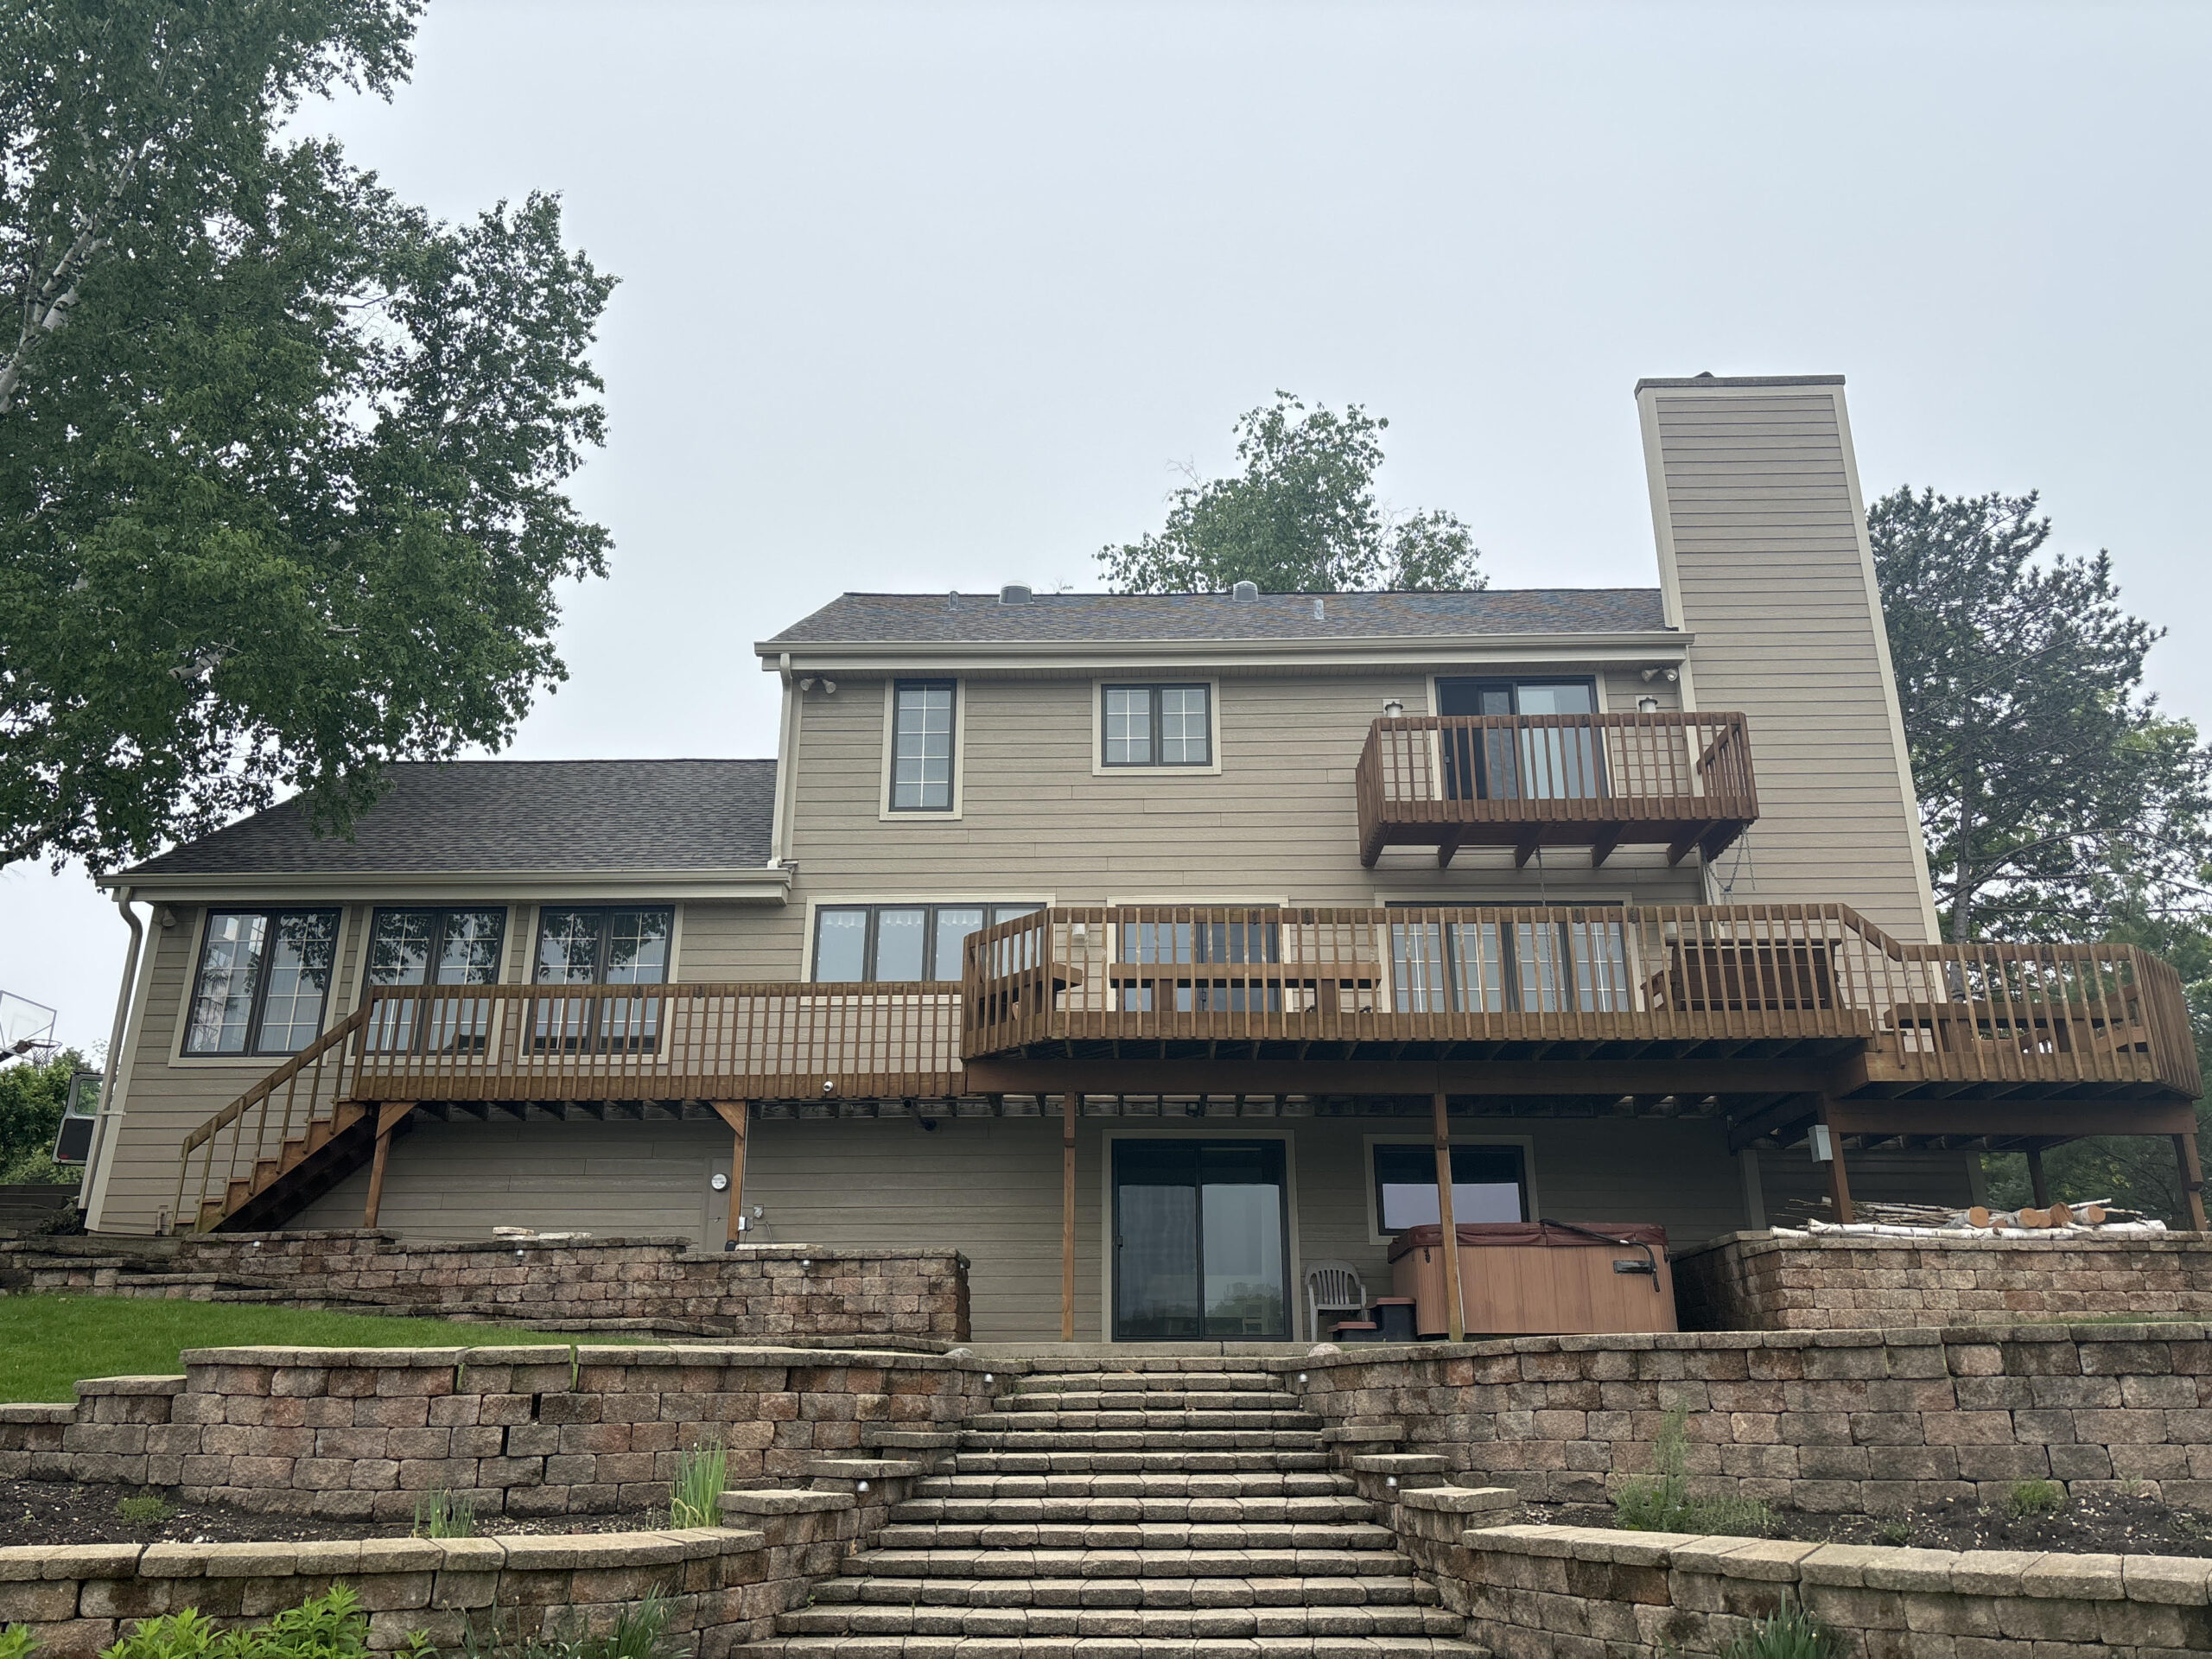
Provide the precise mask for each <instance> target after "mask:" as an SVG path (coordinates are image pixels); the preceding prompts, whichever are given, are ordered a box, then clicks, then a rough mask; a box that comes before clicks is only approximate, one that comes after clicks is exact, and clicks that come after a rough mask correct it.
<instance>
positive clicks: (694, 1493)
mask: <svg viewBox="0 0 2212 1659" xmlns="http://www.w3.org/2000/svg"><path fill="white" fill-rule="evenodd" d="M728 1474H729V1453H728V1452H727V1451H725V1450H724V1449H723V1447H722V1443H721V1441H720V1440H701V1441H700V1442H699V1443H698V1444H697V1445H696V1446H693V1447H692V1448H691V1449H690V1451H689V1452H685V1453H683V1456H682V1457H681V1458H679V1459H677V1464H676V1478H675V1480H674V1481H673V1482H671V1484H670V1486H669V1491H668V1524H669V1525H670V1526H671V1527H718V1526H720V1525H721V1523H722V1488H723V1486H725V1485H726V1484H728Z"/></svg>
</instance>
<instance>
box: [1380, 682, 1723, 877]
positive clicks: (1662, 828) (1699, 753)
mask: <svg viewBox="0 0 2212 1659" xmlns="http://www.w3.org/2000/svg"><path fill="white" fill-rule="evenodd" d="M1357 785H1358V791H1359V857H1360V862H1362V863H1363V864H1368V865H1372V864H1373V863H1374V862H1375V861H1376V860H1377V859H1378V858H1380V857H1381V856H1382V854H1383V849H1384V848H1386V847H1407V846H1420V847H1434V848H1435V849H1437V861H1438V862H1439V863H1440V864H1449V863H1450V862H1451V861H1452V855H1454V854H1455V853H1457V852H1458V851H1459V849H1460V848H1461V847H1462V846H1493V847H1511V848H1512V849H1514V851H1515V857H1516V861H1517V862H1520V863H1526V862H1527V861H1529V858H1530V857H1531V856H1532V855H1534V854H1535V850H1536V849H1537V848H1539V847H1540V846H1573V847H1587V848H1589V849H1590V855H1591V861H1592V863H1593V864H1603V863H1604V862H1605V860H1606V858H1607V857H1608V856H1609V855H1611V852H1612V850H1613V849H1615V848H1616V847H1618V846H1621V845H1623V844H1624V843H1626V844H1630V845H1638V844H1641V845H1651V844H1656V845H1662V846H1664V847H1665V848H1666V849H1667V856H1668V861H1669V863H1679V862H1680V861H1681V860H1682V859H1683V858H1685V857H1686V856H1688V854H1689V852H1690V851H1691V849H1693V848H1697V849H1702V850H1703V852H1704V854H1705V856H1706V857H1707V858H1712V857H1713V856H1715V855H1718V854H1719V853H1720V852H1721V851H1722V850H1723V849H1726V847H1727V846H1728V844H1729V843H1730V842H1732V841H1734V840H1735V839H1736V837H1737V836H1739V835H1741V834H1742V833H1743V832H1744V829H1745V827H1746V826H1747V825H1749V824H1750V823H1751V821H1752V820H1753V819H1755V818H1757V817H1758V811H1759V809H1758V789H1757V788H1756V786H1755V785H1754V784H1753V781H1752V777H1751V744H1750V741H1749V740H1748V739H1747V738H1746V737H1745V731H1744V717H1743V716H1742V715H1736V714H1651V715H1642V714H1637V715H1419V716H1406V717H1402V718H1400V719H1395V720H1378V721H1376V722H1375V723H1374V725H1373V726H1372V727H1371V728H1370V729H1369V731H1368V734H1367V746H1366V747H1365V749H1364V750H1363V751H1362V753H1361V754H1360V757H1359V771H1358V774H1357Z"/></svg>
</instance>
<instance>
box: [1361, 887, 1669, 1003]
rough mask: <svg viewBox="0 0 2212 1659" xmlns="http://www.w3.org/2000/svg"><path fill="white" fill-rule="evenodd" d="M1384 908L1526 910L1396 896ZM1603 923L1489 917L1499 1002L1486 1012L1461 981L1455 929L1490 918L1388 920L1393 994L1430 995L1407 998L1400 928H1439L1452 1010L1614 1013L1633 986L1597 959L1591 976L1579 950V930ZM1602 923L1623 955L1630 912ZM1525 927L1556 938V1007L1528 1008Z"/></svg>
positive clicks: (1499, 903)
mask: <svg viewBox="0 0 2212 1659" xmlns="http://www.w3.org/2000/svg"><path fill="white" fill-rule="evenodd" d="M1628 904H1629V901H1628V900H1626V899H1595V900H1589V901H1586V902H1584V903H1581V904H1578V905H1573V906H1569V908H1571V909H1574V910H1580V911H1608V910H1618V911H1622V912H1625V911H1626V910H1627V909H1628ZM1383 908H1384V909H1386V910H1402V911H1416V910H1434V909H1439V908H1443V909H1459V910H1473V911H1484V910H1500V911H1503V910H1516V909H1519V908H1521V901H1520V900H1518V899H1463V900H1459V901H1458V902H1457V903H1455V904H1452V905H1447V906H1438V905H1437V904H1435V903H1434V902H1433V900H1430V899H1390V900H1389V901H1387V902H1386V903H1385V904H1384V906H1383ZM1598 921H1599V918H1592V917H1589V916H1585V917H1584V918H1582V919H1580V921H1573V920H1569V919H1568V918H1564V917H1562V918H1559V919H1558V920H1556V921H1552V922H1540V923H1532V922H1521V921H1515V920H1511V919H1509V918H1504V917H1498V918H1494V919H1488V920H1487V924H1486V925H1489V926H1491V927H1495V928H1496V929H1497V975H1498V993H1499V1006H1498V1007H1497V1008H1496V1009H1494V1010H1484V1009H1482V1008H1478V1007H1474V1006H1473V1004H1474V995H1473V993H1474V988H1473V987H1471V986H1469V985H1467V984H1465V983H1464V982H1462V980H1461V976H1460V972H1459V963H1460V961H1461V959H1462V957H1463V954H1464V953H1463V952H1462V950H1460V949H1459V948H1458V946H1457V944H1456V942H1455V941H1454V939H1453V938H1452V933H1451V931H1450V930H1452V929H1454V928H1461V927H1469V926H1474V927H1480V926H1483V925H1485V922H1486V918H1481V917H1474V918H1467V917H1455V918H1452V920H1450V921H1446V922H1442V923H1434V922H1427V921H1421V920H1416V919H1414V918H1410V917H1409V918H1407V919H1406V920H1404V921H1395V920H1394V921H1392V922H1391V923H1390V924H1389V926H1390V929H1391V938H1390V974H1391V992H1392V995H1393V997H1394V998H1404V999H1405V1000H1407V1001H1417V1000H1425V998H1426V993H1423V994H1422V996H1421V998H1415V997H1412V996H1408V994H1407V988H1406V987H1405V985H1404V984H1403V983H1402V979H1403V978H1404V976H1406V975H1407V973H1408V971H1409V970H1408V967H1407V957H1406V956H1405V954H1404V953H1403V952H1402V947H1401V945H1400V943H1399V938H1398V933H1397V930H1398V929H1400V928H1402V927H1434V928H1436V929H1437V941H1436V944H1437V966H1438V970H1439V972H1440V975H1441V976H1442V985H1441V988H1440V995H1442V997H1443V999H1444V1007H1445V1008H1446V1009H1448V1010H1449V1011H1451V1012H1453V1013H1459V1014H1465V1013H1470V1012H1472V1013H1483V1012H1495V1013H1502V1014H1530V1013H1539V1014H1541V1013H1572V1012H1578V1011H1579V1012H1581V1013H1586V1014H1595V1013H1602V1012H1608V1011H1611V1010H1610V1008H1609V1006H1608V999H1611V998H1631V997H1632V996H1633V995H1634V988H1633V987H1631V986H1630V985H1629V984H1628V983H1627V982H1626V977H1625V975H1624V976H1622V977H1621V978H1620V979H1619V980H1618V981H1613V982H1609V981H1607V980H1606V979H1605V978H1604V977H1603V976H1600V975H1599V973H1598V972H1597V971H1596V968H1597V964H1596V963H1594V962H1593V963H1592V971H1591V973H1590V974H1589V975H1588V976H1586V975H1585V973H1584V971H1583V960H1582V958H1580V957H1578V956H1577V955H1576V953H1575V948H1574V944H1575V931H1576V930H1577V929H1579V928H1580V929H1586V928H1589V927H1591V926H1592V925H1593V923H1596V922H1598ZM1601 925H1605V926H1607V927H1610V928H1611V929H1612V930H1613V937H1614V938H1617V939H1618V940H1619V941H1620V943H1621V945H1622V950H1623V953H1624V955H1625V950H1626V945H1627V925H1628V924H1627V918H1626V916H1625V915H1623V917H1622V918H1620V919H1619V920H1618V921H1606V922H1603V923H1602V924H1601ZM1523 927H1529V928H1536V927H1541V928H1543V929H1545V930H1546V931H1548V932H1549V933H1550V934H1551V936H1552V962H1553V964H1554V967H1555V969H1556V976H1555V977H1554V978H1553V979H1552V980H1551V985H1552V988H1553V989H1554V992H1555V994H1556V995H1557V998H1558V1007H1556V1008H1550V1009H1547V1008H1542V1007H1536V1008H1531V1007H1529V1003H1528V998H1527V996H1526V995H1525V991H1524V982H1525V980H1526V978H1527V976H1528V975H1527V973H1526V972H1524V969H1523V964H1522V960H1521V937H1520V930H1521V929H1522V928H1523ZM1531 971H1534V972H1535V974H1536V975H1537V976H1538V978H1539V981H1540V982H1541V981H1542V979H1543V970H1542V969H1541V966H1539V967H1536V968H1535V969H1532V970H1531Z"/></svg>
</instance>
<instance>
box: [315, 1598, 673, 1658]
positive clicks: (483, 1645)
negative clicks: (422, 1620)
mask: <svg viewBox="0 0 2212 1659" xmlns="http://www.w3.org/2000/svg"><path fill="white" fill-rule="evenodd" d="M668 1615H669V1605H668V1599H667V1598H666V1597H665V1596H664V1595H663V1594H662V1593H661V1592H660V1591H659V1590H658V1589H656V1590H654V1591H653V1592H651V1593H650V1594H649V1595H647V1596H646V1597H645V1599H644V1600H643V1601H641V1602H639V1604H638V1605H636V1606H634V1607H626V1608H624V1609H623V1610H622V1611H621V1612H620V1614H619V1615H618V1616H617V1617H616V1618H615V1620H614V1628H613V1630H610V1631H609V1632H608V1633H607V1635H605V1636H596V1637H587V1636H584V1635H582V1634H581V1633H580V1632H579V1631H578V1630H576V1629H575V1627H574V1626H571V1627H570V1628H569V1629H567V1630H563V1631H561V1632H559V1633H558V1634H556V1635H553V1636H531V1637H525V1636H524V1635H523V1633H522V1615H521V1614H520V1613H519V1612H518V1613H517V1614H516V1615H515V1621H514V1634H513V1635H512V1637H501V1635H500V1633H499V1624H498V1621H497V1620H496V1619H495V1620H494V1621H493V1626H492V1630H491V1633H490V1634H489V1635H488V1636H487V1635H486V1634H484V1633H483V1632H481V1631H480V1630H477V1628H476V1626H475V1625H474V1624H468V1625H466V1626H464V1627H463V1628H462V1630H461V1659H670V1645H669V1643H668V1640H667V1635H668ZM302 1659H304V1656H302ZM410 1659H435V1656H434V1655H432V1656H410Z"/></svg>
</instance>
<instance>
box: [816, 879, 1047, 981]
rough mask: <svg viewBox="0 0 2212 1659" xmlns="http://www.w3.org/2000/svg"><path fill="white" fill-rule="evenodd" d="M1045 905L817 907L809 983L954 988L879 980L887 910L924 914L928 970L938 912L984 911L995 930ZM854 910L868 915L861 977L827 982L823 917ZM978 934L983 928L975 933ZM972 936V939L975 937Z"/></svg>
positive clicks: (918, 902)
mask: <svg viewBox="0 0 2212 1659" xmlns="http://www.w3.org/2000/svg"><path fill="white" fill-rule="evenodd" d="M1044 908H1045V906H1044V905H1043V904H1042V903H1024V904H1001V903H995V902H993V901H991V900H989V899H907V900H899V899H887V900H886V901H884V902H882V903H880V904H871V905H817V906H815V907H814V935H813V938H812V940H811V941H810V944H811V949H810V950H809V951H808V953H807V983H809V984H810V985H903V984H906V983H909V981H906V980H887V979H878V978H877V977H876V976H875V959H876V944H877V937H878V934H877V930H878V926H879V921H880V917H881V915H882V913H883V912H885V911H887V910H918V911H921V912H924V915H923V921H922V965H923V966H924V967H925V968H926V967H929V966H931V964H932V963H935V962H936V961H937V923H938V912H939V911H944V910H980V911H982V912H983V926H984V927H996V926H997V925H999V924H1000V923H1001V922H1010V921H1012V920H1014V918H1016V917H1017V916H1029V915H1033V914H1035V913H1036V912H1038V911H1040V910H1042V909H1044ZM855 911H864V912H867V914H868V928H867V931H866V933H865V935H864V937H863V938H862V940H861V976H860V977H859V978H858V979H824V978H823V977H822V918H823V917H825V916H828V915H830V914H833V913H835V914H837V915H844V916H849V915H851V914H852V913H853V912H855ZM976 931H978V932H980V931H982V929H980V928H979V929H977V930H976ZM970 937H973V936H972V935H971V936H970ZM912 983H918V984H923V985H951V984H957V981H955V980H949V979H925V980H919V981H914V982H912Z"/></svg>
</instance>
